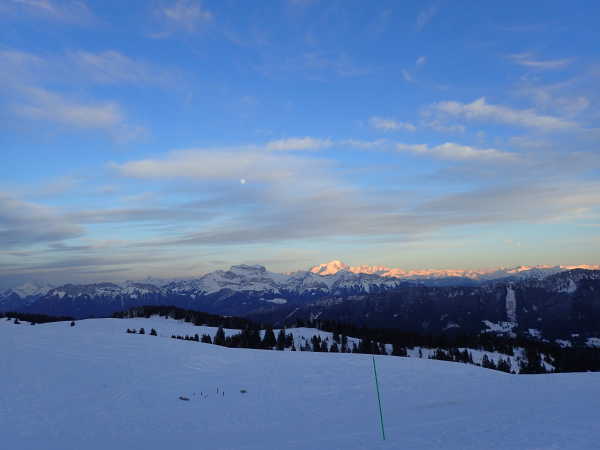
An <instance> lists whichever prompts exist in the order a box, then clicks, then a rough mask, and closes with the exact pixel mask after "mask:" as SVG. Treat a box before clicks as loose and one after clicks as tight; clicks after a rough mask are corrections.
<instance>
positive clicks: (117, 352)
mask: <svg viewBox="0 0 600 450" xmlns="http://www.w3.org/2000/svg"><path fill="white" fill-rule="evenodd" d="M156 320H162V321H163V324H165V325H163V326H162V328H163V329H161V327H160V326H158V325H156V323H154V324H153V321H156ZM167 322H168V323H169V325H166V323H167ZM186 326H189V327H190V330H188V331H186V330H185V327H186ZM140 327H144V328H145V329H146V333H148V332H149V330H150V328H157V329H158V331H159V334H163V335H165V336H170V334H186V333H187V334H192V330H193V333H199V334H201V333H203V332H208V330H206V331H201V330H199V329H198V327H193V326H191V325H188V324H184V323H180V322H176V321H167V320H165V319H158V318H156V319H155V318H152V319H94V320H85V321H78V322H77V324H76V326H75V327H70V326H69V323H68V322H59V323H52V324H46V325H36V326H30V325H28V324H25V323H22V324H20V325H15V324H13V323H12V322H8V321H5V320H1V321H0V342H1V343H2V344H1V345H2V347H1V348H2V357H1V358H0V382H1V386H2V389H1V390H0V436H1V437H0V439H1V441H0V442H2V448H6V449H11V450H70V449H73V450H76V449H77V450H79V449H86V450H118V449H128V450H133V449H135V450H137V449H140V450H158V449H160V450H164V449H175V450H178V449H181V450H187V449H192V448H194V449H219V450H220V449H242V450H243V449H252V450H254V449H261V450H264V449H281V450H292V449H294V450H296V449H317V450H318V449H346V450H354V449H437V448H444V449H457V450H458V449H460V450H468V449H473V450H474V449H477V450H481V449H519V450H521V449H531V450H533V449H536V450H538V449H596V448H598V443H599V442H600V425H599V424H598V411H599V410H600V373H578V374H554V375H520V376H515V375H508V374H505V373H501V372H496V371H489V370H486V369H482V368H478V367H475V366H468V365H463V364H457V363H448V362H443V361H434V360H425V359H417V358H399V357H392V356H378V357H376V361H377V369H378V373H379V377H380V387H381V391H382V396H383V397H382V406H383V411H384V419H385V429H386V434H387V440H386V441H385V442H384V441H382V440H381V435H380V428H379V418H378V409H377V399H376V396H375V385H374V381H373V373H372V362H371V357H370V356H367V355H358V354H323V353H309V352H278V351H261V350H249V349H229V348H224V347H218V346H214V345H210V344H202V343H197V342H190V341H181V340H174V339H170V338H166V337H161V336H158V337H154V336H150V335H148V334H145V335H138V334H135V335H134V334H126V333H125V329H126V328H138V329H139V328H140ZM169 327H171V328H169ZM178 327H179V328H178ZM215 331H216V330H215ZM209 334H211V335H212V334H214V332H210V333H209ZM217 389H219V393H217ZM241 390H246V391H247V392H246V393H242V392H240V391H241ZM223 393H224V395H223ZM180 396H184V397H187V398H189V401H183V400H180V399H179V397H180Z"/></svg>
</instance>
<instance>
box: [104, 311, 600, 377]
mask: <svg viewBox="0 0 600 450" xmlns="http://www.w3.org/2000/svg"><path fill="white" fill-rule="evenodd" d="M153 315H159V316H162V317H170V318H173V319H177V320H184V321H186V322H191V323H193V324H194V325H207V326H213V327H218V331H217V333H216V334H215V336H214V337H211V336H209V335H203V336H198V339H196V336H195V335H194V336H187V340H192V341H197V342H205V343H212V344H216V345H222V346H226V347H239V348H254V349H276V350H284V349H290V350H298V351H313V352H334V353H335V352H344V353H365V354H376V355H383V354H391V355H394V356H407V354H408V349H412V348H415V347H421V348H426V349H436V350H435V352H433V354H432V355H430V356H429V357H430V358H432V359H440V360H444V361H455V362H462V363H467V364H474V362H473V359H472V357H471V355H470V354H469V352H468V351H466V352H465V350H464V349H476V350H482V351H486V352H490V353H491V352H496V353H501V354H504V355H507V356H514V349H515V348H522V349H523V350H524V353H525V359H524V360H523V362H521V364H520V367H518V368H517V367H511V364H510V358H501V359H499V360H498V361H497V362H494V361H492V360H491V359H489V358H484V360H483V361H482V362H481V366H483V367H486V368H489V369H496V370H501V371H504V372H516V371H517V369H518V370H519V372H520V373H545V372H546V369H545V367H544V361H542V355H544V357H545V358H546V360H545V362H547V363H549V364H551V365H552V366H554V367H555V371H556V372H582V371H600V349H597V348H584V347H572V348H562V347H561V346H559V345H558V344H554V343H550V342H543V341H539V340H534V339H531V338H527V337H524V336H517V337H509V336H502V335H496V334H493V333H482V334H461V333H456V332H455V333H451V334H442V335H424V334H419V333H414V332H405V331H402V330H397V329H388V328H367V327H364V326H362V327H360V326H355V325H349V324H344V323H340V322H336V321H330V320H298V321H296V322H295V323H294V324H292V326H291V327H292V328H298V327H307V328H315V329H319V330H322V331H328V332H331V333H332V335H333V337H332V340H331V342H329V340H328V339H321V338H320V337H319V336H316V335H315V336H313V337H312V338H311V339H309V340H305V341H303V342H302V344H301V345H299V348H296V346H295V344H294V339H293V336H292V335H291V333H286V331H285V329H281V330H280V331H279V333H278V335H277V336H275V333H274V331H273V328H272V327H270V326H266V327H265V326H263V325H261V324H257V323H255V322H252V321H250V320H248V319H243V318H236V317H223V316H218V315H213V314H207V313H203V312H197V311H188V310H184V309H181V308H176V307H172V306H144V307H138V308H133V309H130V310H128V311H125V312H122V313H116V314H115V315H114V317H146V318H149V317H151V316H153ZM224 328H228V329H238V330H241V331H240V333H238V334H235V335H232V336H225V333H224V331H223V329H224ZM261 329H265V333H264V336H262V337H261V332H260V330H261ZM349 336H352V337H354V338H357V339H358V340H359V343H358V344H356V343H354V344H352V345H349V343H348V337H349ZM172 337H173V338H175V339H182V340H186V336H172ZM385 343H387V344H391V347H392V349H391V352H388V351H386V346H385ZM461 349H463V350H461Z"/></svg>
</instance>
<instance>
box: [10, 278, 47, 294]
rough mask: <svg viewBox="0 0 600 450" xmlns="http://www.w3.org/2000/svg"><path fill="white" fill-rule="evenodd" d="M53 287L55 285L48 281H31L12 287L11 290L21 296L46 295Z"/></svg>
mask: <svg viewBox="0 0 600 450" xmlns="http://www.w3.org/2000/svg"><path fill="white" fill-rule="evenodd" d="M53 288H54V286H52V285H51V284H48V283H44V282H35V281H29V282H27V283H24V284H22V285H20V286H17V287H15V288H13V289H11V291H12V292H14V293H15V294H17V295H18V296H19V297H21V298H27V297H37V296H42V295H45V294H46V293H48V291H50V290H51V289H53Z"/></svg>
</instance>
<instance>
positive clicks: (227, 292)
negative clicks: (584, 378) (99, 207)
mask: <svg viewBox="0 0 600 450" xmlns="http://www.w3.org/2000/svg"><path fill="white" fill-rule="evenodd" d="M142 305H173V306H178V307H181V308H187V309H192V310H198V311H205V312H209V313H215V314H224V315H232V316H242V317H250V318H253V319H255V320H259V321H262V322H265V323H273V324H278V325H281V324H282V325H285V324H287V323H291V322H294V321H298V320H314V319H327V320H337V321H342V322H346V323H353V324H357V325H365V326H377V327H389V328H400V329H403V330H406V331H411V332H418V333H428V334H440V333H448V332H455V333H457V332H462V333H482V332H495V333H510V334H520V333H525V334H529V335H531V336H540V337H544V336H549V337H553V338H562V339H571V338H572V337H573V336H572V335H573V334H576V335H579V336H580V337H592V338H595V337H597V336H600V270H591V268H590V266H585V268H572V267H568V266H537V267H518V268H511V269H496V270H490V271H479V272H477V271H418V272H417V271H409V272H407V271H400V269H389V268H385V267H379V266H359V267H351V266H348V265H346V264H344V263H342V262H341V261H331V262H329V263H327V264H321V265H318V266H315V267H312V268H311V269H309V270H305V271H297V272H293V273H288V274H282V273H274V272H270V271H268V270H267V269H266V268H265V267H263V266H260V265H236V266H232V267H231V268H230V269H229V270H217V271H214V272H210V273H207V274H205V275H203V276H200V277H198V278H192V279H183V280H156V279H146V280H142V281H127V282H123V283H111V282H104V283H92V284H65V285H62V286H56V287H52V286H48V285H44V284H34V283H29V284H27V285H24V286H20V287H18V288H15V289H10V290H7V291H5V292H3V293H1V294H0V311H18V312H30V313H41V314H49V315H60V316H72V317H75V318H87V317H104V316H109V315H111V314H112V313H114V312H117V311H122V310H124V309H127V308H130V307H135V306H142Z"/></svg>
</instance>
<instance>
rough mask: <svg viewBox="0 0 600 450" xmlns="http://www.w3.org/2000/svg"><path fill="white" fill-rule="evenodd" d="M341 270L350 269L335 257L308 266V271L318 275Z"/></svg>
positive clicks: (332, 273)
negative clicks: (322, 262) (331, 259)
mask: <svg viewBox="0 0 600 450" xmlns="http://www.w3.org/2000/svg"><path fill="white" fill-rule="evenodd" d="M341 270H348V271H350V266H349V265H348V264H345V263H343V262H342V261H339V260H337V259H334V260H333V261H329V262H328V263H324V264H319V265H317V266H314V267H311V268H310V272H312V273H316V274H318V275H334V274H336V273H338V272H339V271H341Z"/></svg>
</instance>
